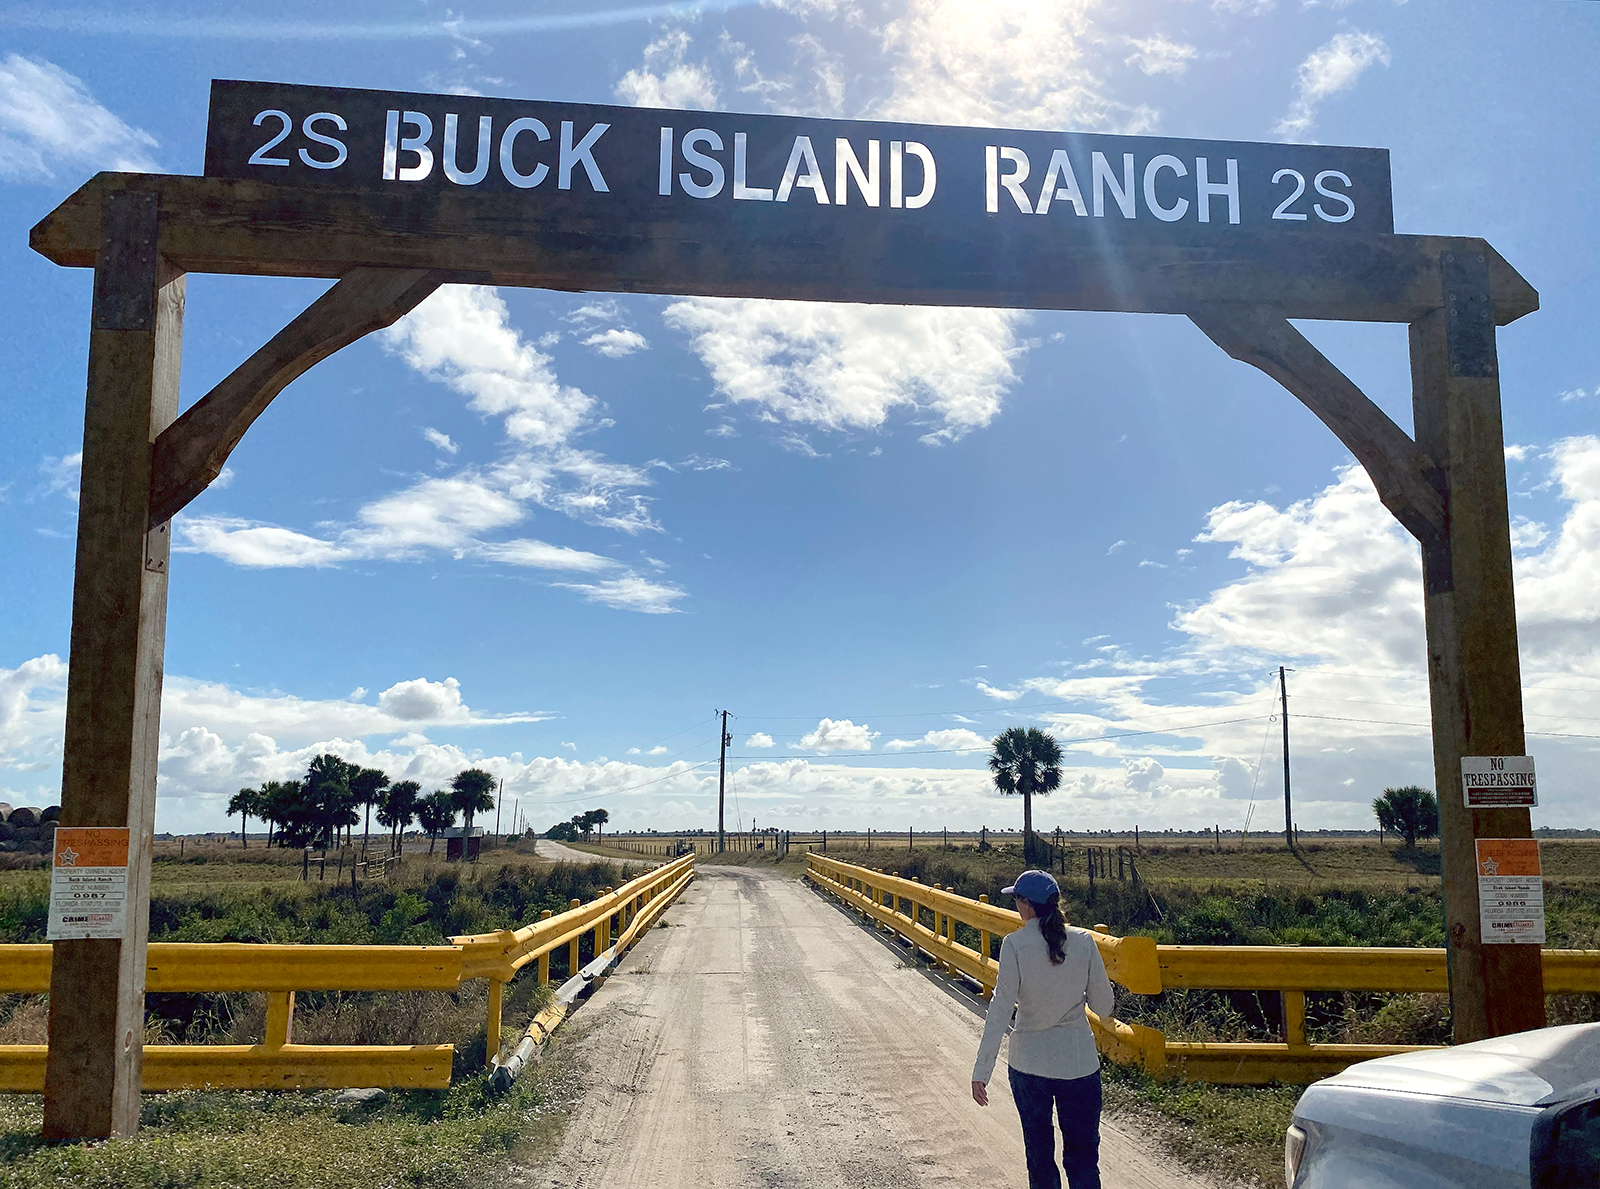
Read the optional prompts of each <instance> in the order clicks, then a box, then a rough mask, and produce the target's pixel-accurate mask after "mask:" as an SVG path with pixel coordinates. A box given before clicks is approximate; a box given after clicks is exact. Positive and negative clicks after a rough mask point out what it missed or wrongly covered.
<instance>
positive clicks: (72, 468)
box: [39, 450, 83, 503]
mask: <svg viewBox="0 0 1600 1189" xmlns="http://www.w3.org/2000/svg"><path fill="white" fill-rule="evenodd" d="M39 470H40V471H41V472H42V473H43V475H44V490H43V491H42V493H41V494H43V495H46V496H50V495H64V496H66V497H67V498H68V499H69V500H71V501H72V502H73V503H77V502H78V493H79V489H80V488H81V487H82V486H83V451H82V450H79V451H78V452H77V453H75V454H66V455H63V456H62V457H60V458H46V459H45V460H44V461H43V462H41V463H40V464H39Z"/></svg>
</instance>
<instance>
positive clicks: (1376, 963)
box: [806, 853, 1600, 1085]
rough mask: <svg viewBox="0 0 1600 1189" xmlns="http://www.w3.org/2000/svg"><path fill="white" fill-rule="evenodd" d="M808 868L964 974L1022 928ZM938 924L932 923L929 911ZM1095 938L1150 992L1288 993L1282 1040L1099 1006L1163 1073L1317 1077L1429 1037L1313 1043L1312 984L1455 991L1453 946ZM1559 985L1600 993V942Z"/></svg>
mask: <svg viewBox="0 0 1600 1189" xmlns="http://www.w3.org/2000/svg"><path fill="white" fill-rule="evenodd" d="M806 877H807V878H808V879H810V880H811V882H812V883H814V884H815V885H816V886H817V887H818V888H820V889H822V890H823V891H825V892H827V893H829V894H831V895H833V896H835V897H837V898H838V899H839V900H841V901H843V902H844V903H845V904H848V905H849V906H851V907H852V908H855V909H857V910H858V911H860V912H862V913H864V914H865V915H866V916H868V917H870V918H871V919H872V920H874V921H876V922H877V923H879V924H881V925H883V926H885V927H887V928H889V929H892V930H894V932H895V933H897V934H898V935H900V936H901V937H903V938H905V939H906V940H907V941H908V942H910V943H911V944H912V945H913V946H915V947H916V948H918V949H920V950H921V951H923V952H924V953H926V954H927V955H928V956H929V957H931V958H933V959H934V960H935V961H936V962H938V963H939V964H940V965H942V966H944V967H945V968H946V969H947V970H949V971H951V972H952V973H954V974H960V975H964V976H965V977H967V978H969V979H971V980H972V981H974V982H975V983H977V984H978V985H979V986H980V987H982V989H983V993H984V995H985V997H987V996H989V995H992V994H993V993H994V985H995V980H996V978H997V976H998V971H999V963H998V962H997V961H996V960H995V959H994V958H992V957H990V951H991V950H992V949H993V944H992V943H993V939H995V938H998V937H1003V936H1005V935H1006V934H1007V933H1010V932H1012V931H1013V930H1016V929H1019V928H1021V926H1022V918H1021V917H1019V916H1018V915H1017V914H1016V913H1015V912H1013V911H1012V910H1010V909H1007V908H1000V907H998V906H996V905H993V904H990V903H989V902H988V897H986V896H980V897H978V899H976V900H973V899H970V898H968V897H966V896H959V895H957V894H956V893H954V892H952V891H949V890H948V889H944V888H940V887H937V886H929V885H927V884H923V883H920V882H919V881H917V880H914V879H902V878H900V877H898V876H895V875H886V874H884V873H883V872H881V871H874V870H872V869H871V868H869V867H859V866H856V865H855V864H852V863H840V862H836V861H834V860H832V859H829V858H828V857H827V856H826V855H819V854H815V853H813V854H809V855H807V856H806ZM925 919H926V920H927V922H928V923H924V920H925ZM957 924H962V925H966V926H967V927H968V928H969V929H972V930H975V931H976V932H977V934H978V948H976V949H974V948H972V947H971V946H969V945H965V944H963V943H962V942H960V941H958V940H957V939H956V930H955V926H956V925H957ZM1095 941H1096V942H1097V943H1098V945H1099V947H1100V956H1101V957H1102V958H1103V959H1104V960H1105V964H1106V973H1107V974H1108V975H1110V976H1111V981H1112V982H1114V983H1117V984H1118V985H1119V986H1122V987H1124V988H1126V989H1127V990H1129V991H1132V992H1134V993H1136V994H1139V995H1156V994H1160V993H1161V992H1163V991H1169V990H1180V989H1207V990H1218V991H1273V992H1277V993H1278V994H1280V995H1281V996H1282V1001H1283V1017H1284V1027H1283V1041H1282V1042H1281V1043H1277V1044H1273V1043H1260V1042H1240V1043H1233V1042H1227V1043H1223V1042H1212V1041H1204V1042H1202V1041H1174V1040H1168V1039H1167V1037H1166V1036H1165V1035H1164V1034H1163V1033H1161V1032H1159V1031H1157V1030H1156V1029H1154V1028H1147V1027H1144V1026H1143V1025H1140V1024H1129V1023H1127V1022H1125V1021H1122V1020H1118V1019H1115V1018H1113V1019H1106V1020H1102V1019H1101V1018H1100V1017H1098V1016H1096V1015H1095V1014H1094V1013H1093V1012H1089V1013H1088V1015H1089V1023H1090V1024H1091V1026H1092V1027H1093V1028H1094V1032H1095V1037H1096V1039H1097V1040H1098V1042H1099V1044H1100V1049H1101V1051H1102V1052H1104V1053H1105V1054H1106V1055H1107V1056H1108V1057H1110V1058H1111V1059H1112V1060H1113V1061H1116V1062H1118V1063H1119V1064H1123V1065H1138V1066H1141V1067H1143V1068H1144V1069H1145V1070H1146V1071H1148V1072H1149V1073H1151V1074H1153V1075H1155V1076H1157V1077H1181V1078H1184V1079H1186V1080H1189V1081H1200V1082H1216V1083H1220V1084H1225V1085H1262V1084H1265V1083H1267V1082H1273V1081H1281V1082H1308V1081H1312V1080H1314V1079H1316V1078H1320V1077H1327V1076H1328V1075H1330V1074H1334V1073H1338V1072H1339V1071H1340V1070H1342V1069H1344V1068H1346V1067H1347V1066H1350V1065H1353V1064H1355V1063H1356V1062H1357V1061H1366V1060H1369V1059H1370V1058H1373V1057H1384V1056H1389V1055H1391V1054H1394V1053H1405V1052H1411V1051H1413V1050H1415V1049H1418V1048H1424V1047H1429V1046H1423V1045H1368V1044H1313V1043H1310V1042H1309V1041H1308V1040H1307V1039H1306V992H1308V991H1409V992H1421V991H1445V990H1448V987H1449V983H1448V977H1447V975H1446V971H1445V952H1444V951H1443V950H1442V949H1400V948H1390V947H1376V946H1373V947H1367V946H1349V947H1338V946H1221V945H1215V946H1213V945H1157V944H1156V943H1155V941H1154V940H1152V939H1151V938H1148V937H1113V936H1111V935H1109V934H1107V933H1103V932H1099V931H1097V932H1096V933H1095ZM1544 971H1545V990H1546V992H1547V993H1549V994H1564V993H1573V992H1595V991H1600V950H1546V951H1545V954H1544Z"/></svg>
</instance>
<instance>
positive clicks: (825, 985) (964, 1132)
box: [527, 867, 1210, 1189]
mask: <svg viewBox="0 0 1600 1189" xmlns="http://www.w3.org/2000/svg"><path fill="white" fill-rule="evenodd" d="M666 919H667V920H668V922H669V923H670V927H669V928H657V929H653V930H651V932H650V935H649V937H647V938H646V939H644V940H643V941H642V942H641V943H640V944H639V945H638V946H636V947H635V948H634V950H633V951H632V952H631V953H630V954H629V955H628V957H627V958H626V959H625V960H624V961H623V963H622V965H621V967H620V968H619V969H618V971H617V972H616V973H615V974H614V975H613V976H612V977H611V978H610V979H608V980H607V982H606V983H605V985H604V986H603V987H601V988H600V990H599V991H597V992H596V993H595V995H594V996H593V998H592V999H591V1000H590V1001H589V1003H588V1004H586V1005H585V1006H584V1007H583V1008H582V1009H581V1011H580V1012H579V1014H578V1016H577V1017H576V1022H577V1026H579V1027H580V1028H581V1029H582V1038H581V1040H580V1042H579V1056H580V1058H581V1060H582V1063H583V1064H584V1066H585V1067H586V1068H587V1071H588V1072H587V1075H586V1077H585V1081H586V1082H587V1085H588V1089H587V1090H586V1092H585V1094H584V1097H583V1098H582V1099H581V1100H580V1102H579V1103H578V1105H577V1106H576V1108H575V1110H574V1114H573V1117H572V1120H571V1122H570V1124H569V1126H568V1129H567V1132H566V1134H565V1136H564V1137H563V1141H562V1145H561V1147H560V1149H558V1151H557V1152H556V1153H555V1154H554V1155H553V1157H552V1159H551V1160H550V1163H549V1164H548V1165H547V1166H545V1167H544V1168H543V1169H541V1170H538V1171H537V1172H535V1171H534V1170H528V1174H527V1179H528V1180H529V1181H532V1182H534V1183H538V1184H543V1185H546V1186H549V1187H550V1189H580V1187H591V1186H592V1187H596V1189H598V1187H600V1186H605V1187H606V1189H668V1187H676V1186H693V1185H708V1186H716V1187H717V1189H733V1187H742V1186H760V1187H774V1189H782V1187H788V1186H795V1187H799V1186H807V1187H811V1186H818V1187H821V1186H828V1187H833V1186H838V1187H841V1189H842V1187H849V1189H878V1187H883V1189H902V1187H904V1189H912V1187H918V1189H920V1187H924V1186H928V1187H931V1186H960V1189H973V1187H974V1186H984V1187H990V1186H994V1187H997V1189H998V1187H1002V1186H1003V1187H1008V1189H1011V1187H1014V1189H1024V1187H1025V1186H1026V1185H1027V1181H1028V1178H1027V1173H1026V1171H1025V1168H1024V1165H1023V1157H1022V1133H1021V1129H1020V1127H1019V1126H1018V1124H1017V1113H1016V1108H1015V1107H1014V1106H1013V1105H1012V1103H1011V1096H1010V1092H1009V1090H1008V1089H1007V1087H1006V1082H1005V1077H1004V1070H1003V1068H1002V1069H1001V1070H1000V1072H999V1075H998V1076H996V1077H995V1079H994V1080H993V1081H992V1082H990V1084H989V1094H990V1105H989V1107H988V1108H987V1109H983V1108H980V1107H978V1106H977V1105H976V1104H975V1103H974V1102H973V1101H972V1097H971V1093H970V1089H969V1078H970V1075H971V1069H972V1058H973V1054H974V1052H975V1051H976V1049H977V1044H978V1036H979V1033H980V1032H981V1030H982V1026H983V1020H982V1017H981V1016H980V1015H978V1014H977V1013H976V1012H975V1011H974V1010H973V1009H972V1007H971V1006H970V1003H971V1001H970V1000H969V999H967V998H966V997H964V996H963V995H961V994H960V993H958V992H955V991H953V990H951V989H948V988H947V987H946V986H944V985H942V983H941V982H940V981H939V980H936V979H935V978H933V977H930V976H929V975H928V974H927V973H925V972H924V971H922V970H920V969H917V968H914V967H908V966H906V965H904V964H903V960H902V959H901V958H900V956H899V955H898V953H897V951H896V950H895V949H893V948H891V947H890V946H889V945H888V944H886V942H885V941H883V940H880V938H881V937H884V936H885V935H883V934H875V933H873V932H871V931H869V930H867V929H865V928H863V927H862V926H861V925H859V924H857V923H855V918H852V917H851V916H848V915H846V914H845V913H843V912H841V911H840V910H839V909H838V908H837V907H836V906H835V905H834V904H833V903H832V902H830V901H827V900H825V899H823V898H822V897H821V896H819V895H817V894H816V893H815V892H813V891H812V890H811V889H810V888H809V887H808V886H806V885H804V884H802V883H800V882H799V881H797V880H795V879H793V878H790V877H788V876H783V875H777V874H774V873H771V872H764V871H758V870H751V869H748V868H738V867H722V868H718V867H702V868H701V869H700V872H699V878H698V879H696V880H695V882H694V883H693V884H691V885H690V887H689V889H688V891H686V892H685V893H684V895H683V897H682V899H680V900H679V902H678V903H677V904H675V905H674V906H673V907H672V908H671V909H670V910H669V911H668V913H667V916H666ZM1003 1063H1004V1062H1003V1057H1002V1066H1003ZM1128 1127H1129V1130H1128V1131H1127V1132H1126V1133H1125V1132H1124V1131H1123V1130H1121V1129H1120V1128H1119V1124H1118V1123H1117V1122H1115V1121H1108V1122H1107V1123H1106V1124H1105V1125H1104V1126H1103V1128H1102V1133H1101V1149H1100V1151H1101V1161H1100V1163H1101V1169H1102V1175H1103V1177H1104V1180H1105V1185H1106V1186H1107V1189H1205V1187H1207V1186H1209V1184H1210V1183H1209V1182H1208V1181H1206V1180H1204V1179H1202V1178H1198V1177H1195V1176H1193V1175H1190V1174H1188V1173H1185V1172H1182V1171H1179V1170H1177V1169H1176V1168H1174V1167H1172V1164H1171V1162H1170V1161H1168V1160H1164V1159H1162V1158H1160V1156H1159V1155H1158V1154H1157V1153H1156V1152H1155V1151H1154V1150H1153V1146H1152V1145H1150V1144H1147V1143H1145V1142H1142V1141H1141V1140H1140V1138H1139V1137H1138V1135H1137V1133H1136V1132H1135V1131H1134V1129H1133V1125H1131V1124H1129V1125H1128Z"/></svg>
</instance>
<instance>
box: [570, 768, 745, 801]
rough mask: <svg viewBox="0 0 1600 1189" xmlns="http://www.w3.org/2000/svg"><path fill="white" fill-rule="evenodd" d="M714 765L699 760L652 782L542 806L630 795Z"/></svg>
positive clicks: (588, 794)
mask: <svg viewBox="0 0 1600 1189" xmlns="http://www.w3.org/2000/svg"><path fill="white" fill-rule="evenodd" d="M714 763H716V761H715V760H701V761H700V762H699V763H698V764H695V765H693V766H692V767H689V768H684V769H683V770H681V771H679V772H668V773H666V774H664V775H662V776H658V777H656V778H655V779H654V780H647V781H644V782H643V783H642V784H630V785H627V786H625V787H623V788H620V789H611V790H609V791H608V792H604V793H584V794H581V795H579V796H576V797H553V798H551V799H550V800H548V801H545V802H544V804H546V805H565V804H567V803H568V802H569V801H598V800H599V799H600V798H601V797H615V796H616V795H617V794H618V793H631V792H633V790H634V789H642V788H648V787H649V786H651V785H653V784H660V783H661V782H662V781H663V780H671V779H672V778H673V777H674V776H687V775H689V773H691V772H698V771H699V770H700V769H701V768H704V767H706V766H707V765H708V764H714Z"/></svg>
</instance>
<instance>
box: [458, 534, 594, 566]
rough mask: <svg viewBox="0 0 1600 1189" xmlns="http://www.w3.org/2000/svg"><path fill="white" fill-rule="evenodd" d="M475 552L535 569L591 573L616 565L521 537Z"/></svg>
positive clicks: (487, 557) (485, 556)
mask: <svg viewBox="0 0 1600 1189" xmlns="http://www.w3.org/2000/svg"><path fill="white" fill-rule="evenodd" d="M477 555H478V556H479V557H483V558H486V559H488V560H489V561H497V562H504V563H505V564H506V565H512V566H528V567H531V568H533V569H539V570H576V571H579V572H582V573H588V574H595V573H600V572H602V571H605V570H612V569H616V568H618V565H619V563H617V562H615V561H613V560H612V559H611V558H609V557H601V556H600V555H599V554H598V553H585V552H584V551H583V550H581V549H569V548H567V547H566V546H565V545H550V544H547V543H546V542H544V541H534V540H530V539H528V538H522V539H519V540H515V541H496V542H493V543H491V544H486V545H481V546H479V547H478V550H477Z"/></svg>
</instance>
